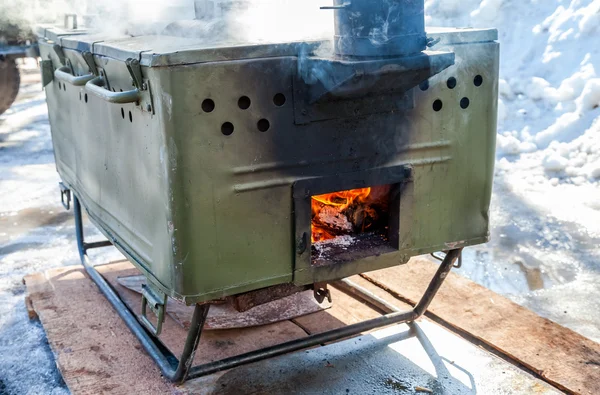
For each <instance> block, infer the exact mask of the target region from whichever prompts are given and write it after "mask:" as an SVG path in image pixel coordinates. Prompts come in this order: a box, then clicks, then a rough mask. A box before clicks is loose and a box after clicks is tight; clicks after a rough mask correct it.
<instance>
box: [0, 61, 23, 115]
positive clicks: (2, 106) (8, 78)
mask: <svg viewBox="0 0 600 395" xmlns="http://www.w3.org/2000/svg"><path fill="white" fill-rule="evenodd" d="M20 83H21V76H20V75H19V69H18V68H17V65H16V63H15V61H14V60H10V59H5V60H0V114H2V113H4V111H6V110H8V108H9V107H10V106H11V104H12V103H13V102H14V101H15V98H16V97H17V93H18V92H19V84H20Z"/></svg>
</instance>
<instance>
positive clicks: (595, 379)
mask: <svg viewBox="0 0 600 395" xmlns="http://www.w3.org/2000/svg"><path fill="white" fill-rule="evenodd" d="M436 269H437V265H436V264H434V263H433V262H431V261H429V260H427V259H424V258H416V259H412V260H411V261H410V262H409V263H408V264H406V265H402V266H399V267H394V268H390V269H384V270H378V271H374V272H371V273H368V274H366V275H364V277H365V278H367V279H369V280H370V281H372V282H373V283H376V284H378V285H379V286H380V287H382V288H384V289H386V290H387V291H388V292H390V293H391V294H392V295H394V296H396V297H397V298H399V299H401V300H406V301H409V302H410V303H413V304H414V303H416V302H417V301H418V300H419V299H420V297H421V295H422V293H423V291H424V290H425V288H426V287H427V284H428V283H429V281H430V280H431V277H432V276H433V274H434V272H435V270H436ZM428 311H429V314H431V315H432V316H433V317H435V318H436V319H437V320H441V321H442V322H443V323H445V325H448V326H450V327H453V328H456V329H458V330H460V331H466V332H468V333H469V335H471V336H473V337H474V338H476V339H478V340H480V341H482V342H483V343H485V344H486V345H488V346H490V347H492V348H494V349H496V350H498V351H499V352H501V353H503V354H504V355H506V356H508V357H510V358H511V359H513V360H515V361H518V362H519V363H521V364H523V365H524V366H526V367H527V368H529V369H531V370H532V371H534V372H537V373H538V374H539V375H540V376H541V377H544V378H545V379H546V380H548V382H550V383H552V384H553V385H555V386H556V387H558V388H560V389H562V390H565V391H568V392H572V393H581V394H590V395H592V394H593V395H597V394H600V344H598V343H596V342H594V341H592V340H589V339H587V338H585V337H583V336H581V335H579V334H577V333H575V332H573V331H572V330H570V329H567V328H564V327H562V326H560V325H558V324H556V323H555V322H552V321H550V320H548V319H545V318H542V317H540V316H538V315H537V314H535V313H533V312H532V311H530V310H528V309H526V308H524V307H521V306H519V305H517V304H516V303H514V302H512V301H510V300H508V299H507V298H505V297H503V296H500V295H498V294H496V293H494V292H492V291H490V290H488V289H487V288H484V287H482V286H480V285H478V284H475V283H474V282H472V281H470V280H468V279H466V278H463V277H461V276H459V275H458V274H456V273H450V275H449V277H448V278H447V279H446V281H445V283H444V285H443V286H442V287H441V289H440V291H439V293H438V295H437V296H436V298H435V299H434V300H433V302H432V303H431V305H430V307H429V310H428Z"/></svg>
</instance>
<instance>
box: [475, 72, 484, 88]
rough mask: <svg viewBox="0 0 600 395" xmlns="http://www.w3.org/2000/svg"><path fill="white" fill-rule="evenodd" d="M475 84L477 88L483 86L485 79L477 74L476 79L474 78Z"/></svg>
mask: <svg viewBox="0 0 600 395" xmlns="http://www.w3.org/2000/svg"><path fill="white" fill-rule="evenodd" d="M473 83H474V84H475V86H481V84H483V77H482V76H480V75H479V74H477V75H476V76H475V78H473Z"/></svg>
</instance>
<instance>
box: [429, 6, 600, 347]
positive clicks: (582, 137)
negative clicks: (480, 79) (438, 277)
mask: <svg viewBox="0 0 600 395" xmlns="http://www.w3.org/2000/svg"><path fill="white" fill-rule="evenodd" d="M443 3H445V1H444V0H427V1H426V10H427V17H426V21H427V24H428V25H430V26H433V25H441V26H474V27H490V26H494V27H496V28H498V31H499V41H500V45H501V49H500V50H501V56H500V59H501V60H500V81H499V86H498V92H499V103H498V136H497V162H496V172H495V181H494V195H493V198H492V207H491V225H492V229H491V237H492V241H491V242H490V243H488V244H486V245H482V246H476V247H472V248H469V249H466V250H465V252H464V254H465V260H464V263H463V268H462V269H460V271H459V272H460V273H461V274H463V275H466V276H468V277H470V278H471V279H473V280H475V281H477V282H479V283H481V284H483V285H485V286H487V287H489V288H491V289H492V290H494V291H496V292H499V293H501V294H504V295H506V296H508V297H509V298H511V299H512V300H514V301H515V302H517V303H520V304H522V305H524V306H527V307H529V308H531V309H533V310H534V311H536V312H538V313H539V314H542V315H543V316H545V317H548V318H550V319H552V320H554V321H556V322H558V323H560V324H562V325H565V326H567V327H569V328H571V329H573V330H575V331H578V332H579V333H582V334H583V335H585V336H588V337H590V338H592V339H595V340H597V341H598V340H600V313H598V312H599V311H600V270H599V269H600V266H599V264H598V263H597V262H600V248H598V246H599V245H600V83H599V80H600V75H599V74H598V72H600V70H596V69H597V68H599V67H600V48H599V47H598V45H597V42H598V38H597V36H598V33H599V32H600V29H599V28H598V26H600V0H571V1H569V0H562V1H561V0H528V1H516V0H494V1H490V0H484V1H479V0H466V1H461V2H458V1H450V2H447V3H449V4H450V5H451V7H450V8H449V5H448V4H443Z"/></svg>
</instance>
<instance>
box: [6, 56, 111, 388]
mask: <svg viewBox="0 0 600 395" xmlns="http://www.w3.org/2000/svg"><path fill="white" fill-rule="evenodd" d="M21 70H22V75H21V79H22V84H21V89H20V92H19V96H18V98H17V101H16V102H15V103H14V104H13V106H12V107H11V108H10V109H9V110H8V111H7V112H6V113H4V114H3V115H1V116H0V191H1V193H0V394H55V395H58V394H68V393H69V391H68V389H67V388H66V386H65V384H64V382H63V380H62V377H61V376H60V374H59V373H58V371H57V369H56V365H55V361H54V356H53V355H52V351H51V350H50V347H49V346H48V343H47V340H46V336H45V333H44V330H43V328H42V326H41V325H40V323H39V322H37V321H30V320H29V318H28V315H27V310H26V308H25V303H24V297H25V285H24V284H23V277H24V276H26V275H27V274H31V273H36V272H43V271H44V270H46V269H50V268H53V267H57V266H61V265H76V264H79V259H78V256H77V249H76V244H75V238H74V226H73V215H72V213H70V212H66V211H65V210H64V208H63V207H62V206H61V205H60V198H59V190H58V181H59V177H58V175H57V173H56V169H55V165H54V154H53V151H52V143H51V139H50V127H49V124H48V112H47V109H46V102H45V96H44V93H43V92H42V90H41V84H40V83H39V79H40V77H39V71H38V69H37V64H36V62H35V61H27V62H26V63H25V64H24V65H22V66H21ZM86 233H87V234H89V235H90V236H92V237H94V236H98V232H97V231H95V230H94V229H93V227H89V226H88V227H86ZM118 256H119V255H118V253H116V252H115V251H110V249H107V250H106V251H103V252H101V253H99V254H98V259H99V260H103V259H111V258H114V257H118Z"/></svg>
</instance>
